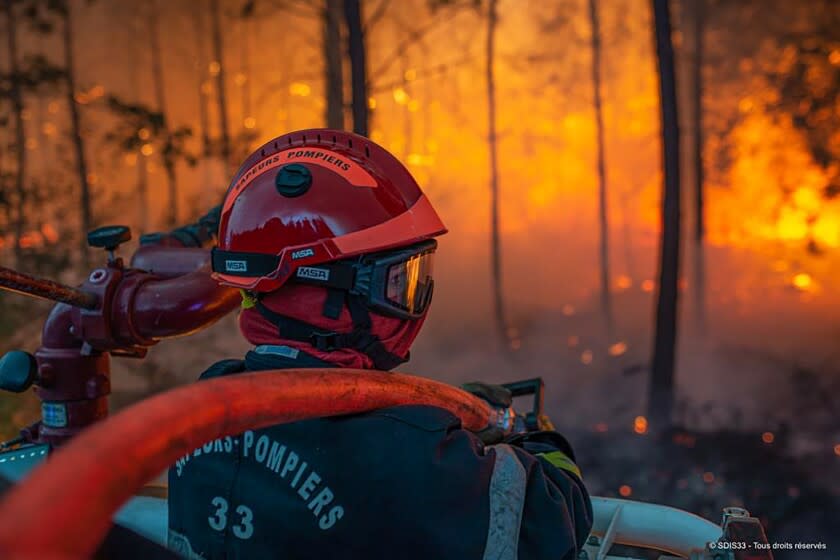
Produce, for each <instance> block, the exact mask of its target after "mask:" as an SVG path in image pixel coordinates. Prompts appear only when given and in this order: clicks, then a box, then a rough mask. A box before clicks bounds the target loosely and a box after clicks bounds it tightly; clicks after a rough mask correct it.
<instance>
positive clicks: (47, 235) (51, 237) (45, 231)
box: [41, 224, 58, 243]
mask: <svg viewBox="0 0 840 560" xmlns="http://www.w3.org/2000/svg"><path fill="white" fill-rule="evenodd" d="M41 234H42V235H43V236H44V239H46V240H47V241H49V242H50V243H55V242H56V241H58V232H57V231H56V230H55V228H54V227H53V226H52V224H44V225H42V226H41Z"/></svg>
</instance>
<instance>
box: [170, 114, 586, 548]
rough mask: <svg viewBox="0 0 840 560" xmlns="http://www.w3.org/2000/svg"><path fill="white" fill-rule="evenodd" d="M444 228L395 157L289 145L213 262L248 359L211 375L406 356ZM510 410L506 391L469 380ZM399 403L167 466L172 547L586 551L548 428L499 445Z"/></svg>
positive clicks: (278, 145) (265, 165)
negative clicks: (238, 297)
mask: <svg viewBox="0 0 840 560" xmlns="http://www.w3.org/2000/svg"><path fill="white" fill-rule="evenodd" d="M444 233H446V228H445V227H444V225H443V223H442V222H441V220H440V218H439V217H438V215H437V213H436V212H435V210H434V208H433V207H432V205H431V203H430V202H429V200H428V198H426V197H425V196H424V194H423V193H422V191H421V190H420V188H419V187H418V185H417V183H416V182H415V180H414V179H413V178H412V176H411V174H410V173H409V172H408V171H407V170H406V168H405V167H404V166H403V165H402V164H400V162H399V161H398V160H397V159H396V158H394V157H393V156H392V155H391V154H389V153H388V152H387V151H386V150H384V149H383V148H381V147H380V146H378V145H376V144H374V143H373V142H371V141H370V140H368V139H367V138H364V137H361V136H357V135H354V134H350V133H347V132H341V131H335V130H326V129H320V130H306V131H301V132H295V133H291V134H287V135H285V136H281V137H279V138H277V139H275V140H272V141H271V142H268V143H267V144H265V145H264V146H262V147H261V148H259V149H258V150H256V152H254V153H253V154H252V155H251V156H250V157H249V158H248V159H247V160H246V161H245V163H244V164H243V165H242V167H241V168H240V169H239V171H238V173H237V174H236V176H235V178H234V180H233V182H232V183H231V185H230V187H229V189H228V191H227V194H226V195H225V198H224V201H223V204H222V207H221V212H220V217H219V229H218V245H217V247H215V248H214V249H213V252H212V267H213V271H214V276H215V278H216V279H217V280H218V282H220V283H222V284H224V285H227V286H233V287H236V288H239V289H240V290H241V293H242V310H241V313H240V315H239V327H240V330H241V332H242V334H243V336H244V337H245V338H246V339H247V340H248V342H250V343H251V344H253V346H254V347H253V349H252V350H251V351H249V352H248V353H247V354H246V356H245V358H244V360H239V359H237V360H224V361H222V362H219V363H217V364H215V365H213V366H211V367H210V368H209V369H208V370H207V371H205V372H204V373H203V374H202V375H201V379H208V378H212V377H217V376H222V375H236V374H238V373H240V372H246V371H255V370H267V369H283V368H309V367H333V368H334V367H340V368H364V369H376V370H383V371H387V370H391V369H393V368H395V367H397V366H399V365H400V364H402V363H404V362H406V361H407V360H408V359H409V348H410V347H411V344H412V342H413V341H414V339H415V337H416V336H417V334H418V333H419V331H420V329H421V327H422V325H423V321H424V319H425V317H426V314H427V313H428V310H429V304H430V303H431V300H432V293H433V288H434V280H433V268H432V263H433V260H434V254H435V249H436V247H437V241H436V237H438V236H440V235H442V234H444ZM467 389H468V390H470V391H471V392H473V393H475V394H478V395H479V396H481V397H482V398H484V399H485V400H487V401H489V402H490V403H491V404H492V405H494V406H498V407H507V406H510V404H511V403H510V401H511V395H510V393H509V392H507V391H506V390H505V389H504V388H502V387H498V386H492V385H485V384H481V383H476V384H471V385H470V386H469V387H467ZM502 437H503V436H502V434H501V433H500V432H499V431H498V430H495V429H488V430H486V431H485V432H483V433H481V434H478V435H476V434H473V433H470V432H467V431H465V430H463V429H461V427H460V423H459V421H458V419H457V418H456V417H454V416H453V415H452V414H450V413H448V412H446V411H444V410H442V409H438V408H435V407H429V406H400V407H395V408H390V409H384V410H378V411H375V412H371V413H366V414H360V415H354V416H349V417H338V418H323V419H316V420H308V421H302V422H297V423H293V424H284V425H277V426H273V427H269V428H264V429H260V430H253V431H248V432H245V433H244V434H241V435H240V436H238V437H234V438H225V439H223V440H217V441H215V442H210V443H208V444H207V445H204V446H203V447H201V448H199V449H196V450H195V451H193V452H192V453H190V454H188V455H187V456H185V457H183V458H182V459H181V460H179V461H178V463H177V464H176V465H175V466H174V467H173V468H172V469H170V472H169V546H170V548H172V549H175V550H178V551H179V552H181V553H182V554H183V555H185V556H187V557H193V558H207V559H215V558H249V559H250V558H254V559H260V558H400V559H401V560H409V559H414V558H418V559H420V558H422V559H424V560H428V559H430V558H435V559H447V558H456V559H459V560H470V559H489V558H494V559H500V560H502V559H516V558H520V559H542V558H552V559H564V560H571V559H573V558H577V555H578V552H579V551H580V549H581V547H582V546H583V544H584V543H585V540H586V538H587V536H588V533H589V530H590V528H591V524H592V506H591V503H590V500H589V496H588V494H587V491H586V489H585V487H584V485H583V482H582V480H581V476H580V472H579V470H578V469H577V467H576V466H575V463H574V454H573V451H572V449H571V447H570V445H569V444H568V442H567V441H566V440H565V439H564V438H563V437H562V436H561V435H560V434H558V433H556V432H554V431H551V430H549V431H541V432H536V433H531V434H526V435H524V436H523V435H519V436H516V437H513V438H508V439H507V441H502Z"/></svg>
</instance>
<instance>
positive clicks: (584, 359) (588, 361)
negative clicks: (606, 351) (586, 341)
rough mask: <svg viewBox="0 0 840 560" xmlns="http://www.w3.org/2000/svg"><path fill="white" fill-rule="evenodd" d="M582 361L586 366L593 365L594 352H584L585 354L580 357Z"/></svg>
mask: <svg viewBox="0 0 840 560" xmlns="http://www.w3.org/2000/svg"><path fill="white" fill-rule="evenodd" d="M580 361H581V362H583V364H584V365H587V366H588V365H589V364H591V363H592V350H584V351H583V353H582V354H581V355H580Z"/></svg>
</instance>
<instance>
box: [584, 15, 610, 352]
mask: <svg viewBox="0 0 840 560" xmlns="http://www.w3.org/2000/svg"><path fill="white" fill-rule="evenodd" d="M589 21H590V23H591V28H592V104H593V108H594V110H595V134H596V144H597V152H598V156H597V157H598V164H597V165H598V222H599V226H600V227H599V234H600V246H599V251H598V252H599V257H600V263H601V311H602V312H603V314H604V319H605V320H606V322H607V331H608V333H609V336H610V338H612V334H613V316H612V302H611V298H610V250H609V236H610V228H609V214H608V209H607V169H606V159H605V154H604V115H603V109H602V103H601V27H600V23H599V20H598V0H589Z"/></svg>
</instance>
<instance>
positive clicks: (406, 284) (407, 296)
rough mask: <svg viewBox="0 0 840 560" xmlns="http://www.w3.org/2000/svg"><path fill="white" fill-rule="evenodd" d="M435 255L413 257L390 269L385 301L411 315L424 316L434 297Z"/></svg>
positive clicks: (423, 254)
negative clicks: (433, 274) (433, 272)
mask: <svg viewBox="0 0 840 560" xmlns="http://www.w3.org/2000/svg"><path fill="white" fill-rule="evenodd" d="M433 263H434V253H432V252H426V253H421V254H418V255H413V256H411V257H409V258H408V259H406V260H404V261H402V262H398V263H395V264H392V265H390V266H389V267H388V273H387V276H386V282H385V300H386V301H387V302H388V303H389V304H390V305H393V306H394V307H396V308H397V309H400V310H402V311H404V312H406V313H408V314H410V315H413V316H416V315H422V314H423V313H424V312H425V311H426V307H427V306H428V305H429V301H430V300H431V295H432V286H433V280H432V271H433Z"/></svg>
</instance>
